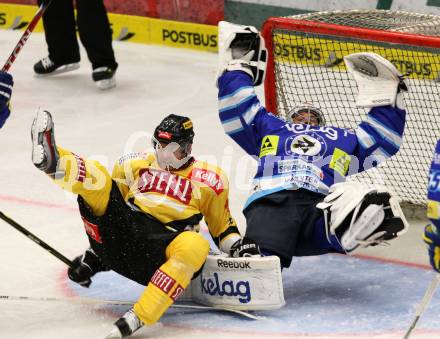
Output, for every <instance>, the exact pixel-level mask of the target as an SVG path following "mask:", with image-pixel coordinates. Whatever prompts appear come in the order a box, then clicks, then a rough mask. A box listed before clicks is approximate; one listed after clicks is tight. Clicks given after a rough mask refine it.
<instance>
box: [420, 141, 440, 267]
mask: <svg viewBox="0 0 440 339" xmlns="http://www.w3.org/2000/svg"><path fill="white" fill-rule="evenodd" d="M428 218H429V220H430V221H431V224H430V225H428V226H426V227H425V234H424V236H423V240H424V241H425V242H426V243H427V244H428V254H429V261H430V263H431V266H432V268H433V269H434V270H436V271H437V272H439V273H440V140H439V141H438V142H437V146H436V147H435V152H434V157H433V159H432V163H431V169H430V171H429V184H428Z"/></svg>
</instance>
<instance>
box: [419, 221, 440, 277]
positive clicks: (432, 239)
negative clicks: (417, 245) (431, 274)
mask: <svg viewBox="0 0 440 339" xmlns="http://www.w3.org/2000/svg"><path fill="white" fill-rule="evenodd" d="M423 240H424V241H425V243H427V244H428V254H429V262H430V263H431V266H432V268H433V269H434V270H436V271H437V272H439V273H440V234H439V233H438V231H437V229H436V227H435V226H434V225H427V226H426V227H425V234H424V235H423Z"/></svg>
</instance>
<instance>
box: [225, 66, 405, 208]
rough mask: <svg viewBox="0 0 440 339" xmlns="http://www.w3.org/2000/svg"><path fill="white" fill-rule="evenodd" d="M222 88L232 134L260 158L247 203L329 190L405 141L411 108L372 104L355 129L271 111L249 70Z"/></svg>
mask: <svg viewBox="0 0 440 339" xmlns="http://www.w3.org/2000/svg"><path fill="white" fill-rule="evenodd" d="M218 87H219V115H220V120H221V123H222V125H223V128H224V130H225V132H226V134H228V135H229V136H230V137H231V138H232V139H234V141H235V142H236V143H238V144H239V145H240V146H241V147H242V148H243V149H244V150H245V151H246V152H247V153H248V154H250V155H251V156H253V157H254V158H255V159H256V160H257V161H258V170H257V173H256V175H255V177H254V181H253V186H252V187H253V189H252V192H251V196H250V197H249V199H248V201H247V202H246V205H245V207H246V206H248V205H249V204H250V203H252V202H253V201H255V200H256V199H259V198H261V197H263V196H265V195H268V194H271V193H275V192H278V191H281V190H286V189H298V188H304V189H307V190H310V191H313V192H317V193H322V194H328V191H329V188H330V186H331V185H333V184H334V183H336V182H341V181H344V180H345V177H346V176H347V175H351V174H355V173H358V172H362V171H365V170H367V169H369V168H372V167H374V166H377V165H378V164H379V163H381V162H383V161H384V160H385V159H387V158H389V157H391V156H392V155H394V154H395V153H396V152H397V151H398V150H399V147H400V145H401V143H402V135H403V130H404V126H405V114H406V112H405V110H401V109H398V108H395V107H392V106H383V107H374V108H372V109H371V110H370V112H369V113H368V117H367V119H366V121H363V122H361V123H360V124H359V125H358V127H357V128H356V129H355V130H352V129H344V128H338V127H331V126H311V125H304V124H290V123H287V122H286V121H284V120H282V119H280V118H278V117H277V116H275V115H273V114H271V113H269V112H267V111H266V109H265V108H264V107H263V106H262V105H261V103H260V101H259V100H258V98H257V96H256V94H255V90H254V87H253V85H252V80H251V78H250V76H249V75H247V74H246V73H244V72H242V71H231V72H226V73H224V74H223V75H222V76H221V77H220V78H219V80H218ZM324 114H325V112H324Z"/></svg>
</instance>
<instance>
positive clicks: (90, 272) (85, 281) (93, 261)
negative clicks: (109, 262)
mask: <svg viewBox="0 0 440 339" xmlns="http://www.w3.org/2000/svg"><path fill="white" fill-rule="evenodd" d="M108 270H109V269H108V268H107V267H106V266H105V265H104V264H103V263H102V261H101V259H100V258H99V257H98V256H97V255H96V254H95V252H93V250H91V249H88V250H87V251H86V252H85V253H84V254H83V255H80V256H79V257H76V258H75V259H74V260H73V267H69V269H68V270H67V275H68V276H69V279H70V280H72V281H74V282H76V283H77V284H79V285H81V286H82V287H89V286H90V284H91V283H92V280H91V279H90V278H91V277H93V276H94V275H95V274H96V273H98V272H101V271H108Z"/></svg>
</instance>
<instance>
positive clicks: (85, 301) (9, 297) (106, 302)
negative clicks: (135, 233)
mask: <svg viewBox="0 0 440 339" xmlns="http://www.w3.org/2000/svg"><path fill="white" fill-rule="evenodd" d="M0 300H15V301H21V300H25V301H55V302H67V303H76V304H86V305H133V304H134V302H133V301H123V300H105V299H95V298H52V297H39V298H37V297H26V296H13V295H0ZM170 308H183V309H197V310H207V311H226V312H231V313H235V314H239V315H242V316H244V317H246V318H249V319H253V320H259V319H262V317H258V316H256V315H253V314H250V313H248V312H245V311H240V310H234V309H232V308H227V307H212V306H201V305H186V304H173V305H171V306H170Z"/></svg>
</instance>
